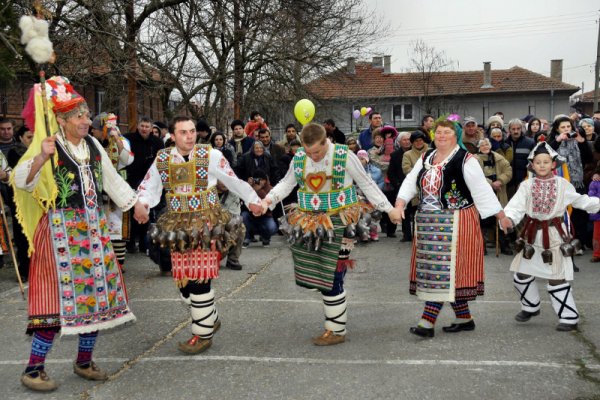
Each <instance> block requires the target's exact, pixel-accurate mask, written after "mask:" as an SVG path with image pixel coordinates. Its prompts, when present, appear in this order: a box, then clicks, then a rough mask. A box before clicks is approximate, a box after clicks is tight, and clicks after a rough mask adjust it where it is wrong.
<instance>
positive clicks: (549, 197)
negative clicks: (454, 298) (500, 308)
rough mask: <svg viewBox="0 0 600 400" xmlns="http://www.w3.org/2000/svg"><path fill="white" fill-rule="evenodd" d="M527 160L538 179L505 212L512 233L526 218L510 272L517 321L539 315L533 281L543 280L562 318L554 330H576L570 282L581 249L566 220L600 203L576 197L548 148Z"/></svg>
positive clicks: (539, 146)
mask: <svg viewBox="0 0 600 400" xmlns="http://www.w3.org/2000/svg"><path fill="white" fill-rule="evenodd" d="M528 160H529V166H528V168H529V169H530V170H533V173H534V175H533V176H532V177H531V178H530V179H527V180H525V181H523V182H522V183H521V185H520V186H519V189H518V190H517V193H516V194H515V195H514V197H513V198H512V199H511V200H510V201H509V203H508V204H507V206H506V208H505V209H504V212H505V213H506V216H507V217H508V218H510V219H511V221H512V225H513V227H514V226H516V224H518V223H519V222H520V221H521V219H523V218H525V223H524V226H523V230H522V232H521V237H520V238H519V239H518V240H517V243H516V247H517V250H518V253H517V255H516V256H515V258H514V260H513V262H512V264H511V266H510V270H511V271H514V272H515V275H514V285H515V288H516V289H517V291H518V292H519V295H520V298H521V312H519V313H518V314H517V315H516V316H515V319H516V320H517V321H519V322H526V321H529V320H530V319H531V317H533V316H536V315H539V313H540V295H539V292H538V288H537V283H536V280H535V279H536V277H537V278H544V279H547V280H548V293H549V294H550V300H551V302H552V307H553V308H554V311H555V312H556V314H557V315H558V318H559V324H558V325H557V327H556V330H558V331H573V330H576V329H577V323H578V322H579V314H578V312H577V307H576V306H575V300H574V298H573V290H572V288H571V284H570V283H569V282H570V281H572V280H573V260H572V255H573V253H574V252H575V250H576V248H577V247H580V243H578V241H577V240H576V239H575V240H574V239H573V238H572V237H571V236H570V235H569V233H568V230H567V228H566V226H565V224H564V223H563V215H564V213H565V210H566V209H567V206H569V205H571V206H572V207H574V208H578V209H581V210H585V211H587V212H589V213H596V212H598V211H599V210H600V199H599V198H595V197H589V196H587V195H583V194H579V193H577V191H576V190H575V187H574V186H573V185H572V184H571V183H569V181H567V180H566V179H564V178H562V177H560V176H556V175H554V174H553V171H554V169H555V168H556V166H557V163H562V162H564V158H562V157H561V156H559V155H558V153H556V152H555V151H554V150H553V149H552V148H551V147H550V146H549V145H548V144H546V142H540V143H538V144H537V145H536V146H535V147H534V148H533V150H532V151H531V153H530V154H529V157H528ZM521 250H522V251H521Z"/></svg>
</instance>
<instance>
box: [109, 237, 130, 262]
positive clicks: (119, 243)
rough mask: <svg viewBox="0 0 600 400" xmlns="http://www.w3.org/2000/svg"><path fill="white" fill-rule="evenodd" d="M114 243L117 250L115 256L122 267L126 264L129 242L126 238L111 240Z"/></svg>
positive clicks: (114, 248)
mask: <svg viewBox="0 0 600 400" xmlns="http://www.w3.org/2000/svg"><path fill="white" fill-rule="evenodd" d="M111 242H112V245H113V250H114V252H115V256H116V257H117V261H118V262H119V265H120V266H121V267H123V266H125V254H126V253H127V242H125V241H124V240H111Z"/></svg>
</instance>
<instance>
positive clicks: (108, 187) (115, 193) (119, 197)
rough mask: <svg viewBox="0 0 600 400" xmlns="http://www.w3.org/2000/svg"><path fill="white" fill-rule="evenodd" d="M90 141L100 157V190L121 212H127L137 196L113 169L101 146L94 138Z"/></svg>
mask: <svg viewBox="0 0 600 400" xmlns="http://www.w3.org/2000/svg"><path fill="white" fill-rule="evenodd" d="M92 141H93V142H94V145H95V146H96V149H98V151H99V152H100V155H101V157H102V189H103V190H104V191H105V192H106V193H107V194H108V196H109V197H110V199H111V200H112V201H113V202H114V203H115V204H116V205H117V207H119V208H120V209H122V210H123V211H127V210H129V209H130V208H131V207H133V206H134V204H135V202H136V201H137V199H138V196H137V194H136V193H135V192H134V191H133V189H131V187H130V186H129V184H128V183H127V182H125V180H124V179H123V178H122V177H121V175H119V173H118V172H117V170H116V169H115V167H113V165H112V161H111V160H110V157H108V154H107V153H106V151H105V150H104V149H103V148H102V145H100V143H99V142H98V141H97V140H96V138H94V137H92Z"/></svg>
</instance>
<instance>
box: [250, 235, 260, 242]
mask: <svg viewBox="0 0 600 400" xmlns="http://www.w3.org/2000/svg"><path fill="white" fill-rule="evenodd" d="M250 241H251V242H252V243H257V242H258V239H257V238H255V237H254V236H252V238H250Z"/></svg>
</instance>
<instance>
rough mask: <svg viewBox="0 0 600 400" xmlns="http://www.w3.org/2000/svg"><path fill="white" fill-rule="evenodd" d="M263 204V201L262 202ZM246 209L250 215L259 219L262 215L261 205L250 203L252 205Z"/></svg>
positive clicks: (262, 208)
mask: <svg viewBox="0 0 600 400" xmlns="http://www.w3.org/2000/svg"><path fill="white" fill-rule="evenodd" d="M263 202H264V200H263ZM248 209H249V210H250V212H252V215H254V216H255V217H260V216H261V215H263V214H264V207H263V205H262V202H261V204H257V203H252V204H248Z"/></svg>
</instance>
